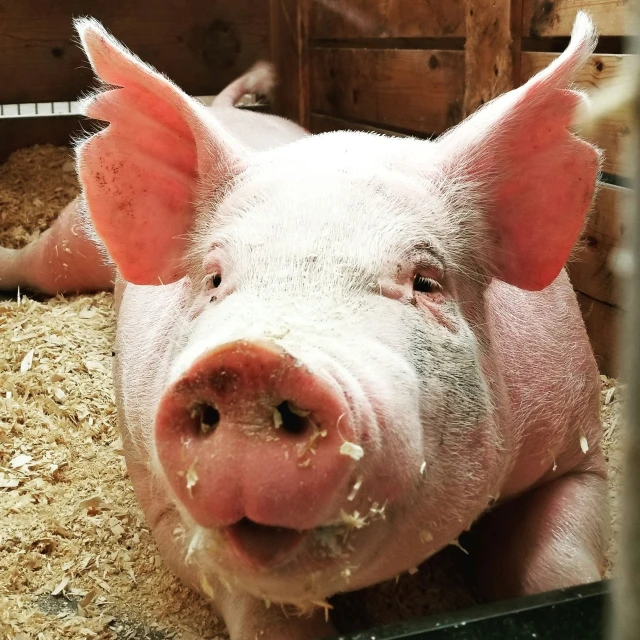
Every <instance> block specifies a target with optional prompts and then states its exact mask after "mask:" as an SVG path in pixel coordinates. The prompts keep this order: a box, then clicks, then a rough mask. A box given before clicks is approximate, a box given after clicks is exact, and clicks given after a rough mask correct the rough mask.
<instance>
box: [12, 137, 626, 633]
mask: <svg viewBox="0 0 640 640" xmlns="http://www.w3.org/2000/svg"><path fill="white" fill-rule="evenodd" d="M70 162H71V159H70V156H69V151H68V149H66V148H55V147H49V146H45V147H34V148H32V149H24V150H21V151H18V152H16V153H15V154H14V155H13V156H12V157H11V158H10V159H9V160H8V162H7V163H6V164H5V165H4V166H2V167H0V246H11V247H18V246H22V245H23V244H25V243H26V242H28V241H29V240H31V239H33V238H35V237H36V236H37V234H38V233H40V232H41V231H42V230H44V229H45V228H46V227H47V226H48V225H49V224H50V223H51V221H52V220H53V219H54V218H55V216H56V215H57V213H58V211H59V210H60V209H61V208H62V207H63V206H64V205H66V204H67V202H68V201H69V200H71V199H72V198H73V197H74V196H75V195H76V194H77V190H78V186H77V183H76V182H75V175H74V174H73V172H72V171H70V167H71V169H72V165H70V164H69V163H70ZM114 321H115V318H114V311H113V297H112V295H111V294H110V293H99V294H96V295H92V296H88V295H83V296H74V297H69V298H66V299H65V298H63V297H61V296H59V297H57V298H52V299H49V300H42V301H36V300H33V299H31V298H28V297H24V296H21V297H20V299H19V300H18V299H13V300H7V301H4V302H2V301H0V523H1V524H0V638H7V639H8V640H27V639H32V638H38V640H59V639H65V638H98V639H102V638H105V639H106V638H121V639H125V638H126V639H132V638H136V639H152V638H153V639H156V640H161V639H163V638H182V639H184V640H191V639H195V638H203V639H204V638H206V639H209V638H211V639H213V638H221V639H222V638H226V634H225V630H224V626H223V625H222V624H221V623H220V622H219V621H218V620H217V619H216V617H215V615H214V614H213V613H212V612H211V610H210V609H209V607H208V605H207V603H206V602H205V601H204V600H203V599H202V598H200V597H199V596H197V595H196V594H194V593H192V592H190V591H189V590H188V589H186V588H185V587H184V586H182V585H181V584H180V582H179V581H178V580H177V579H175V578H173V576H172V575H171V574H170V573H169V572H168V570H167V569H166V568H165V567H164V565H163V562H162V560H161V559H160V556H159V555H158V552H157V550H156V547H155V544H154V542H153V540H152V538H151V536H150V533H149V530H148V529H147V527H146V525H145V523H144V519H143V516H142V512H141V510H140V509H139V507H138V505H137V503H136V500H135V497H134V494H133V490H132V488H131V484H130V482H129V479H128V477H127V474H126V469H125V465H124V459H123V457H122V451H121V447H122V442H121V440H120V438H119V435H118V433H117V427H116V416H115V405H114V395H113V386H112V380H111V362H110V360H111V346H112V341H113V336H114ZM622 399H623V398H622V390H621V388H620V386H619V385H618V384H617V383H616V381H615V380H612V379H608V378H604V377H603V390H602V410H603V419H604V425H605V448H606V450H607V455H608V460H609V467H610V471H611V483H610V486H611V493H612V497H613V500H614V515H613V529H614V531H616V530H617V526H618V518H617V513H618V509H617V493H618V491H617V489H618V486H619V481H620V474H619V470H620V463H621V452H620V446H619V438H618V434H619V431H620V428H619V424H620V421H621V407H622ZM615 557H616V552H615V549H612V550H611V553H610V559H611V561H612V562H615ZM465 558H466V556H464V554H463V553H462V551H460V550H459V549H457V548H455V547H453V546H452V547H449V548H448V549H446V550H445V551H444V552H442V553H441V554H439V555H438V556H436V557H435V558H433V559H432V560H431V561H429V562H428V563H426V564H425V565H423V566H422V567H420V571H418V572H411V574H409V573H407V574H404V575H402V576H401V577H400V578H399V580H398V581H390V582H387V583H384V584H382V585H378V586H376V587H373V588H371V589H368V590H366V591H364V592H358V593H354V594H347V595H346V596H344V597H343V598H341V599H336V600H335V602H334V601H332V604H333V605H334V610H333V612H332V615H333V616H334V619H335V620H336V622H337V623H338V624H339V626H340V627H341V629H342V630H344V631H349V630H355V629H363V628H367V627H369V626H372V625H376V624H384V623H388V622H394V621H397V620H400V619H409V618H416V617H420V616H424V615H428V614H431V613H439V612H442V611H447V610H451V609H456V608H461V607H466V606H470V605H472V604H474V603H475V602H476V598H475V596H474V594H473V592H472V591H471V590H470V588H469V586H468V579H467V576H466V565H465V562H466V559H465Z"/></svg>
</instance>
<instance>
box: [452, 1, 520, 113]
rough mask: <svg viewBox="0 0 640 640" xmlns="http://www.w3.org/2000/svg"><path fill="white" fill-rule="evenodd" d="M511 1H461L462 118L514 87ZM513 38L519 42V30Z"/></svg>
mask: <svg viewBox="0 0 640 640" xmlns="http://www.w3.org/2000/svg"><path fill="white" fill-rule="evenodd" d="M512 1H513V3H514V4H515V0H466V2H465V5H466V6H465V10H466V14H465V23H466V32H467V40H466V44H465V87H466V88H465V96H464V104H463V117H467V116H468V115H470V114H471V113H473V112H474V111H475V110H476V109H477V108H478V107H480V106H482V105H483V104H484V103H485V102H488V101H489V100H491V99H492V98H495V97H496V96H499V95H500V94H501V93H504V92H505V91H509V90H510V89H513V87H514V78H513V51H512V48H511V45H512V37H511V28H512V25H511V22H512V20H511V16H512V7H511V5H512ZM516 26H519V25H516ZM517 37H518V42H519V37H520V30H519V29H518V34H517Z"/></svg>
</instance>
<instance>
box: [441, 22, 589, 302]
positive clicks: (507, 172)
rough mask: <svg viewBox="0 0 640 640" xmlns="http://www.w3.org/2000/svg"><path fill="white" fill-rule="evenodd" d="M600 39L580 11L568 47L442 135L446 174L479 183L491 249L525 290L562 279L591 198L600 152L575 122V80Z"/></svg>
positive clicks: (495, 271) (502, 270)
mask: <svg viewBox="0 0 640 640" xmlns="http://www.w3.org/2000/svg"><path fill="white" fill-rule="evenodd" d="M596 42H597V34H596V32H595V29H594V27H593V24H592V23H591V21H590V19H589V17H588V16H587V15H586V14H585V13H582V12H580V13H579V14H578V17H577V19H576V22H575V25H574V28H573V33H572V37H571V42H570V44H569V47H568V48H567V49H566V50H565V52H564V53H563V54H562V55H561V56H560V57H559V58H558V59H556V60H555V61H554V62H553V64H551V65H550V66H548V67H547V68H546V69H544V70H543V71H541V72H540V73H539V74H538V75H536V76H535V77H534V78H532V79H531V80H530V81H529V82H527V83H526V84H525V85H523V86H522V87H520V88H519V89H516V90H514V91H510V92H509V93H506V94H504V95H502V96H500V97H499V98H497V99H495V100H493V101H492V102H490V103H488V104H487V105H485V106H484V107H483V108H482V109H480V110H479V111H478V112H476V113H475V114H474V115H473V116H471V117H470V118H468V119H467V120H465V121H464V122H463V123H461V124H460V125H459V126H458V127H456V128H455V129H453V130H452V131H451V132H450V133H448V134H446V135H445V136H443V137H442V138H441V139H440V140H439V141H438V142H437V145H438V147H439V150H440V154H441V155H440V157H441V158H442V163H441V165H440V167H439V170H440V171H441V174H440V175H441V176H443V178H444V180H445V182H446V181H447V180H448V179H451V180H453V181H454V182H455V183H457V184H462V185H464V184H465V183H467V184H469V185H470V186H469V188H470V189H472V190H479V193H478V194H477V195H478V197H479V199H480V202H479V204H480V206H481V208H482V209H483V210H484V212H485V216H486V217H485V221H484V223H485V224H487V225H488V230H489V234H488V236H489V238H488V241H489V245H488V246H486V247H484V248H483V251H484V252H485V255H484V256H483V258H484V260H486V261H487V262H489V265H490V268H491V270H492V275H494V276H495V277H497V278H499V279H501V280H503V281H504V282H507V283H509V284H512V285H515V286H517V287H520V288H522V289H528V290H539V289H542V288H544V287H546V286H547V285H549V284H551V282H553V280H554V279H555V278H556V277H557V275H558V274H559V273H560V271H561V269H562V267H563V266H564V264H565V262H566V260H567V258H568V257H569V254H570V252H571V250H572V248H573V246H574V244H575V242H576V240H577V238H578V236H579V234H580V231H581V229H582V225H583V224H584V220H585V216H586V214H587V213H588V211H589V209H590V207H591V204H592V199H593V195H594V191H595V186H596V180H597V177H598V170H599V163H600V155H599V152H598V151H597V150H596V149H595V148H594V147H593V146H591V145H590V144H588V143H587V142H585V141H583V140H581V139H579V138H577V137H575V136H574V135H572V134H571V133H570V132H569V131H568V130H567V128H568V127H569V126H570V125H571V123H572V120H573V116H574V114H575V112H576V109H577V108H578V107H579V106H581V105H582V103H583V101H585V100H586V98H585V97H584V96H583V95H581V94H579V93H577V92H574V91H570V90H569V86H570V84H571V82H572V81H573V78H574V77H575V75H576V74H577V72H578V71H579V70H580V68H581V67H582V66H583V65H584V64H585V62H586V61H587V58H588V56H589V54H591V53H592V52H593V50H594V48H595V45H596Z"/></svg>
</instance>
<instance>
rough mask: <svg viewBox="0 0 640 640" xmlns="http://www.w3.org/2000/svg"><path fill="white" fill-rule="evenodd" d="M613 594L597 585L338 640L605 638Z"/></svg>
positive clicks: (606, 585) (440, 616)
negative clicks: (611, 595) (609, 599)
mask: <svg viewBox="0 0 640 640" xmlns="http://www.w3.org/2000/svg"><path fill="white" fill-rule="evenodd" d="M608 595H609V583H607V582H595V583H593V584H588V585H582V586H580V587H571V588H569V589H561V590H558V591H551V592H548V593H541V594H538V595H535V596H527V597H524V598H518V599H516V600H509V601H503V602H495V603H492V604H488V605H481V606H477V607H474V608H472V609H466V610H463V611H457V612H454V613H447V614H442V615H436V616H431V617H429V618H426V619H424V620H419V621H413V622H401V623H398V624H394V625H389V626H387V627H380V628H378V629H369V630H367V631H360V632H356V633H352V634H349V635H343V636H338V637H337V638H335V639H334V640H534V639H535V638H538V640H604V628H603V627H604V624H603V622H604V610H605V607H606V606H607V603H608Z"/></svg>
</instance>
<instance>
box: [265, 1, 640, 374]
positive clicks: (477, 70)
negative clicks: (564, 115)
mask: <svg viewBox="0 0 640 640" xmlns="http://www.w3.org/2000/svg"><path fill="white" fill-rule="evenodd" d="M627 4H628V0H424V1H421V2H415V0H350V1H349V2H347V1H346V0H272V24H275V25H278V24H279V25H281V26H282V29H284V30H286V32H287V35H288V39H287V47H286V48H283V46H282V40H281V39H275V40H274V41H273V44H274V47H275V48H274V56H275V59H276V60H277V61H278V62H279V66H280V68H281V69H284V68H285V67H286V69H287V71H286V72H285V74H288V75H285V76H284V77H283V80H282V83H281V85H280V88H279V101H278V102H277V103H276V107H277V109H278V110H279V112H280V113H282V114H283V115H286V116H288V117H290V118H293V119H294V120H297V121H298V122H300V123H302V124H303V125H304V126H306V127H308V128H309V129H310V130H311V131H312V132H314V133H319V132H322V131H331V130H335V129H358V130H365V131H378V132H383V133H388V134H392V135H416V136H419V137H425V138H431V137H434V136H437V135H438V134H440V133H442V132H443V131H445V130H446V129H447V128H449V127H450V126H452V125H455V124H457V123H458V122H459V121H460V120H461V119H462V118H463V117H465V116H466V115H467V114H469V113H472V112H473V111H474V110H475V109H476V108H477V107H478V106H480V105H481V104H483V103H484V102H486V101H487V100H489V99H491V98H493V97H495V96H496V95H499V94H500V93H502V92H503V91H506V90H508V89H510V88H512V87H514V86H519V85H520V84H522V83H524V82H526V80H528V79H529V78H530V77H531V76H532V75H533V74H535V73H536V72H537V71H539V70H540V69H542V68H543V67H544V66H546V65H547V64H549V63H550V62H551V61H552V60H553V59H554V58H555V57H557V56H558V55H559V52H561V51H562V50H563V49H564V48H565V47H566V45H567V43H568V40H569V35H570V33H571V28H572V25H573V21H574V18H575V15H576V12H577V11H578V10H579V9H586V10H587V11H589V12H590V13H591V15H592V17H593V19H594V21H595V23H596V25H597V27H598V30H599V32H600V35H601V38H600V42H599V45H598V49H597V51H596V55H593V56H592V57H591V59H590V60H589V62H588V63H587V64H586V65H585V67H584V69H583V70H582V72H581V74H580V76H579V78H578V84H579V85H580V86H581V87H582V88H584V89H586V90H587V91H589V90H592V89H594V88H598V87H599V86H601V85H602V83H603V82H605V81H610V80H615V79H616V78H620V76H621V73H622V67H623V60H624V56H623V55H622V54H621V51H622V49H623V41H622V37H623V36H625V35H628V34H630V30H631V22H630V21H629V20H627V18H626V5H627ZM285 8H286V10H285ZM629 136H630V127H629V123H628V122H627V121H625V120H624V118H623V117H622V116H619V115H618V116H610V117H608V118H607V119H605V120H604V121H603V122H602V123H601V124H600V125H599V127H598V128H597V129H596V130H595V131H594V132H593V133H592V134H591V135H590V136H589V139H590V140H592V141H593V142H595V143H596V144H597V145H598V146H599V147H600V148H602V149H603V151H604V153H605V156H604V158H605V159H604V164H603V172H604V175H603V183H602V184H601V185H600V189H599V195H598V198H597V201H596V204H595V209H594V212H593V214H592V216H591V219H590V221H589V222H588V224H587V226H586V228H585V232H584V235H583V238H582V240H583V242H582V246H583V249H582V250H581V252H580V253H579V254H578V256H577V258H575V259H574V260H573V261H572V262H571V263H570V265H569V272H570V275H571V278H572V282H573V284H574V287H575V289H576V291H577V292H578V293H579V295H578V299H579V302H580V306H581V308H582V311H583V316H584V318H585V324H586V326H587V330H588V332H589V335H590V338H591V342H592V345H593V348H594V351H595V353H596V357H597V359H598V362H599V365H600V368H601V371H602V372H603V373H606V374H610V375H613V374H615V373H617V367H616V363H615V362H614V358H613V353H614V350H615V343H616V336H617V324H618V319H619V317H620V314H621V310H620V305H621V300H620V293H619V285H618V282H617V281H616V278H615V276H614V274H613V273H612V269H611V265H610V258H611V255H612V251H613V250H614V248H615V246H616V245H617V244H618V243H619V242H620V239H621V237H622V234H623V232H624V229H623V225H622V224H621V220H620V216H619V214H618V208H619V206H620V205H621V203H624V202H625V201H626V200H628V198H629V196H630V190H629V189H628V188H627V187H626V186H625V185H627V184H628V178H629V168H628V166H626V165H625V163H624V161H623V156H622V151H623V149H624V145H625V143H626V141H627V140H628V138H629Z"/></svg>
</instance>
